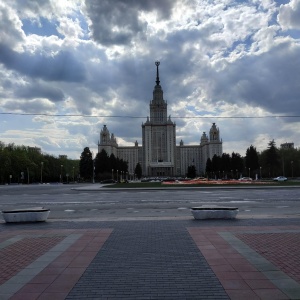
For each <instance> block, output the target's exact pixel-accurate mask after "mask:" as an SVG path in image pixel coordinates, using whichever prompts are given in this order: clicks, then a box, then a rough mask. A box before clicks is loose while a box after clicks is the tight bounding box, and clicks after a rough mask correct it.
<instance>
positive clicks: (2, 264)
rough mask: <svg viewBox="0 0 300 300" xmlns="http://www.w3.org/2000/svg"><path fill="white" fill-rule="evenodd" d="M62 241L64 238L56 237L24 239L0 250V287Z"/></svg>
mask: <svg viewBox="0 0 300 300" xmlns="http://www.w3.org/2000/svg"><path fill="white" fill-rule="evenodd" d="M63 239H64V237H58V236H57V237H38V238H34V237H32V238H24V239H22V240H20V241H18V242H16V243H14V244H12V245H9V246H7V247H5V248H4V249H0V285H1V284H3V283H4V282H6V281H7V280H8V279H9V278H11V277H13V276H14V275H16V274H17V273H18V272H20V271H21V270H22V269H23V268H24V267H26V266H27V265H29V264H30V263H32V262H33V261H35V260H36V259H37V258H38V257H40V256H41V255H43V254H44V253H46V252H47V251H49V250H50V249H51V248H52V247H54V246H55V245H57V244H58V243H59V242H61V241H62V240H63ZM37 245H38V247H37Z"/></svg>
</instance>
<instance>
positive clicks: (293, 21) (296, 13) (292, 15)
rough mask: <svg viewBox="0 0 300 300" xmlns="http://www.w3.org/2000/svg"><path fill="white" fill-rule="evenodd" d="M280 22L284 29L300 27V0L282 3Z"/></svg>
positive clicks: (279, 15)
mask: <svg viewBox="0 0 300 300" xmlns="http://www.w3.org/2000/svg"><path fill="white" fill-rule="evenodd" d="M278 23H279V24H280V25H281V27H282V29H283V30H288V29H298V30H299V29H300V2H299V1H298V0H291V1H290V2H289V3H287V4H282V5H280V9H279V14H278Z"/></svg>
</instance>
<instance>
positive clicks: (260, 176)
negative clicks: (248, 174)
mask: <svg viewBox="0 0 300 300" xmlns="http://www.w3.org/2000/svg"><path fill="white" fill-rule="evenodd" d="M259 170H260V179H261V178H262V177H261V167H259Z"/></svg>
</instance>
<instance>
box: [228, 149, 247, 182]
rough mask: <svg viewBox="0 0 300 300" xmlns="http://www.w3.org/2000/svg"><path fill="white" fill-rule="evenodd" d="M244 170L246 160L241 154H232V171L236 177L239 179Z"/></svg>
mask: <svg viewBox="0 0 300 300" xmlns="http://www.w3.org/2000/svg"><path fill="white" fill-rule="evenodd" d="M243 169H244V160H243V158H242V157H241V155H240V154H239V153H235V152H232V153H231V170H232V172H233V174H235V177H236V178H238V177H239V175H238V174H239V173H241V172H242V171H243Z"/></svg>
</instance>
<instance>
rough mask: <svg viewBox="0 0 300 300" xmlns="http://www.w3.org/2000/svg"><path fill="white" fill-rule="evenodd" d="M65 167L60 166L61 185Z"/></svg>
mask: <svg viewBox="0 0 300 300" xmlns="http://www.w3.org/2000/svg"><path fill="white" fill-rule="evenodd" d="M63 166H64V165H60V183H62V179H63V177H62V172H63Z"/></svg>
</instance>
